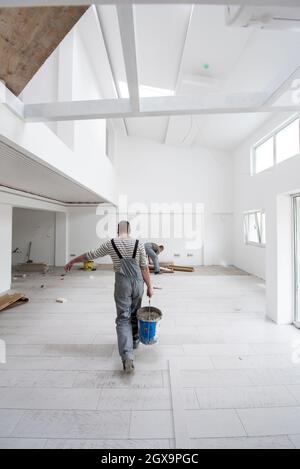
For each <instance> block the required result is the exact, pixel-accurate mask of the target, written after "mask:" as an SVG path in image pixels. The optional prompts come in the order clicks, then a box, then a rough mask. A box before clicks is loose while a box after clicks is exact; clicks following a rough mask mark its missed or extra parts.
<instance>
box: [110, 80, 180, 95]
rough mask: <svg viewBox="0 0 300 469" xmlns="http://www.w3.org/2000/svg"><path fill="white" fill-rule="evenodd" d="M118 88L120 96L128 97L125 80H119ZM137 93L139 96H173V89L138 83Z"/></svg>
mask: <svg viewBox="0 0 300 469" xmlns="http://www.w3.org/2000/svg"><path fill="white" fill-rule="evenodd" d="M119 88H120V92H121V97H122V98H129V92H128V86H127V83H126V82H125V81H119ZM139 93H140V97H141V98H155V97H157V96H174V94H175V92H174V90H168V89H166V88H156V87H154V86H148V85H140V86H139Z"/></svg>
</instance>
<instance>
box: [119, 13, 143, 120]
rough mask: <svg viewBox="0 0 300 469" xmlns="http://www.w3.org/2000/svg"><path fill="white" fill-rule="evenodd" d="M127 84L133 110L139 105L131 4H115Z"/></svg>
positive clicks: (136, 109) (137, 108)
mask: <svg viewBox="0 0 300 469" xmlns="http://www.w3.org/2000/svg"><path fill="white" fill-rule="evenodd" d="M117 13H118V20H119V27H120V34H121V41H122V49H123V57H124V62H125V70H126V77H127V86H128V92H129V98H130V101H131V106H132V109H133V110H134V111H138V110H139V107H140V95H139V80H138V71H137V56H136V45H135V27H134V11H133V5H117Z"/></svg>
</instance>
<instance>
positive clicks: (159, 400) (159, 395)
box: [98, 388, 172, 410]
mask: <svg viewBox="0 0 300 469" xmlns="http://www.w3.org/2000/svg"><path fill="white" fill-rule="evenodd" d="M171 409H172V402H171V392H170V390H169V389H156V388H151V389H134V388H131V389H130V392H128V389H103V390H102V392H101V397H100V399H99V404H98V410H171Z"/></svg>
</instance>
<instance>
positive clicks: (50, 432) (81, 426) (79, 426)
mask: <svg viewBox="0 0 300 469" xmlns="http://www.w3.org/2000/svg"><path fill="white" fill-rule="evenodd" d="M129 423H130V412H120V411H118V412H89V411H25V414H24V416H23V417H22V419H21V420H20V422H19V423H18V425H17V426H16V428H15V429H14V431H13V433H12V436H13V437H18V438H20V437H25V436H26V437H29V438H55V439H56V438H68V439H73V438H79V439H80V438H81V439H103V438H107V439H109V438H119V439H120V438H128V437H129Z"/></svg>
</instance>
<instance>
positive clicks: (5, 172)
mask: <svg viewBox="0 0 300 469" xmlns="http://www.w3.org/2000/svg"><path fill="white" fill-rule="evenodd" d="M1 185H4V186H5V187H10V188H12V189H17V190H20V191H25V192H26V191H27V190H28V189H29V188H30V193H31V194H34V195H38V196H42V197H46V198H49V199H52V200H55V201H58V202H64V203H77V202H78V203H101V202H105V201H104V200H102V199H101V198H100V197H99V195H96V194H94V193H93V192H91V191H88V190H87V189H84V188H83V187H81V186H80V185H78V184H76V183H74V182H72V181H71V180H70V179H67V178H66V177H64V176H61V175H60V174H58V173H56V172H54V171H53V170H51V169H50V168H47V167H46V166H44V165H42V164H39V163H37V162H35V161H34V160H32V159H31V158H29V157H27V156H26V155H25V154H23V153H21V152H20V151H18V150H16V149H15V148H13V147H11V146H10V145H7V144H6V143H4V142H1V141H0V187H1Z"/></svg>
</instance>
